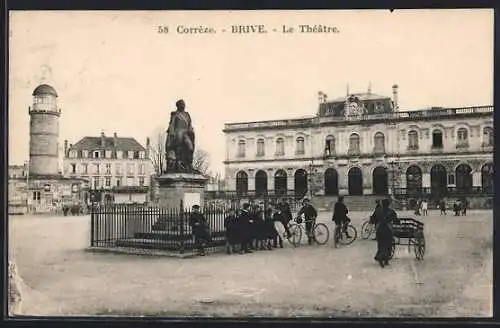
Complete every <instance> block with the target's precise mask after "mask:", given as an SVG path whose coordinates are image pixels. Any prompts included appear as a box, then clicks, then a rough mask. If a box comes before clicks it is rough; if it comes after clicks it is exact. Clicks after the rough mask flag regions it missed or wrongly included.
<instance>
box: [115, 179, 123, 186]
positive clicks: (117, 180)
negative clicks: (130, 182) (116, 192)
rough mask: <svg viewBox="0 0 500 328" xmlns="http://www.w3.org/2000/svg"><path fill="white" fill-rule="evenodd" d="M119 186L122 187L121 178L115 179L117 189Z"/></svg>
mask: <svg viewBox="0 0 500 328" xmlns="http://www.w3.org/2000/svg"><path fill="white" fill-rule="evenodd" d="M121 185H122V178H121V177H118V178H116V186H117V187H119V186H121Z"/></svg>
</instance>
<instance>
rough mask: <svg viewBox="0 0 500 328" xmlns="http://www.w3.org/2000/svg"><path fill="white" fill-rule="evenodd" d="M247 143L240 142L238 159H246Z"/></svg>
mask: <svg viewBox="0 0 500 328" xmlns="http://www.w3.org/2000/svg"><path fill="white" fill-rule="evenodd" d="M245 150H246V142H245V140H240V141H238V157H245Z"/></svg>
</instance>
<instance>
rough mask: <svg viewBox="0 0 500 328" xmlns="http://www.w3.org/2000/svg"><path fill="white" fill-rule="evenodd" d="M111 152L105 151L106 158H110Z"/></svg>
mask: <svg viewBox="0 0 500 328" xmlns="http://www.w3.org/2000/svg"><path fill="white" fill-rule="evenodd" d="M111 155H112V152H111V150H106V158H111Z"/></svg>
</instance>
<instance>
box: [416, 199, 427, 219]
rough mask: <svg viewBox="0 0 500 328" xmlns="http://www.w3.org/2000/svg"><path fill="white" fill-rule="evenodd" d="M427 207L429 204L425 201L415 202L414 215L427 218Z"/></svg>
mask: <svg viewBox="0 0 500 328" xmlns="http://www.w3.org/2000/svg"><path fill="white" fill-rule="evenodd" d="M428 206H429V203H428V202H427V200H426V199H421V200H419V201H418V202H417V206H416V208H415V213H414V214H415V215H422V216H427V215H428V214H429V212H428Z"/></svg>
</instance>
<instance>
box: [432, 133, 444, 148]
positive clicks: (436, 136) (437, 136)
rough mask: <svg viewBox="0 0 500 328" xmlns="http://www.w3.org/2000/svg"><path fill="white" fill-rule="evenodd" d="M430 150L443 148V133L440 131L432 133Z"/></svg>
mask: <svg viewBox="0 0 500 328" xmlns="http://www.w3.org/2000/svg"><path fill="white" fill-rule="evenodd" d="M432 148H436V149H440V148H443V132H441V130H437V129H436V130H434V131H432Z"/></svg>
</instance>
